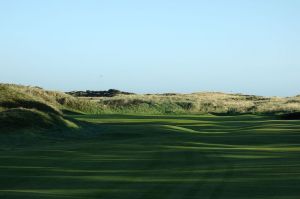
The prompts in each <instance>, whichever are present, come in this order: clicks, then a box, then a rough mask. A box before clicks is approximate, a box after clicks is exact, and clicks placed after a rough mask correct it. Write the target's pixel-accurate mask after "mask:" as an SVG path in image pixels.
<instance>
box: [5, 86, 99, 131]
mask: <svg viewBox="0 0 300 199" xmlns="http://www.w3.org/2000/svg"><path fill="white" fill-rule="evenodd" d="M100 110H101V107H100V106H99V105H98V104H96V103H93V102H90V101H87V100H82V99H77V98H74V97H72V96H70V95H67V94H65V93H61V92H55V91H46V90H43V89H41V88H38V87H29V86H21V85H14V84H0V130H1V132H4V131H5V132H6V131H14V130H22V129H23V130H24V129H28V128H31V129H37V128H45V129H49V128H52V127H56V128H57V127H76V124H74V123H73V122H71V121H69V120H68V119H66V118H65V117H64V113H69V112H76V113H81V112H89V113H97V112H98V111H100Z"/></svg>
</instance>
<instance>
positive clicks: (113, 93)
mask: <svg viewBox="0 0 300 199" xmlns="http://www.w3.org/2000/svg"><path fill="white" fill-rule="evenodd" d="M66 93H67V94H69V95H72V96H75V97H114V96H116V95H120V94H122V95H133V94H134V93H129V92H124V91H119V90H116V89H109V90H107V91H91V90H86V91H71V92H66Z"/></svg>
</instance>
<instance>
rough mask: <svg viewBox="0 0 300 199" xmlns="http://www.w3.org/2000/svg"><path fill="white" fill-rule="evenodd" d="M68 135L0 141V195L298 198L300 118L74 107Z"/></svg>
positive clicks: (71, 198) (119, 198) (44, 197)
mask: <svg viewBox="0 0 300 199" xmlns="http://www.w3.org/2000/svg"><path fill="white" fill-rule="evenodd" d="M74 119H78V120H81V121H83V122H88V123H87V125H89V126H91V128H94V129H96V131H97V132H99V133H98V134H97V133H96V131H95V134H94V137H93V138H92V139H90V138H88V137H87V136H86V133H85V132H84V133H83V134H82V136H81V137H79V138H74V139H69V138H68V139H64V140H57V139H53V140H52V141H51V140H48V143H47V144H35V145H33V146H32V145H18V146H14V145H10V146H9V147H7V146H6V147H2V145H1V143H2V141H3V140H2V139H0V198H8V199H16V198H26V199H34V198H39V199H54V198H68V199H85V198H89V199H93V198H95V199H96V198H97V199H98V198H114V199H127V198H128V199H129V198H130V199H153V198H155V199H186V198H188V199H198V198H203V199H221V198H222V199H241V198H243V199H271V198H276V199H298V198H299V195H300V189H299V184H300V167H299V165H300V158H299V152H300V134H299V129H300V123H299V121H288V120H275V118H274V117H263V116H255V115H242V116H241V115H240V116H212V115H202V116H199V115H168V116H157V115H155V116H149V115H148V116H147V115H145V116H142V115H77V116H76V117H75V116H74Z"/></svg>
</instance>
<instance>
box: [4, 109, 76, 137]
mask: <svg viewBox="0 0 300 199" xmlns="http://www.w3.org/2000/svg"><path fill="white" fill-rule="evenodd" d="M61 127H77V125H76V124H75V123H73V122H71V121H68V120H66V119H65V118H63V116H62V115H59V114H55V113H45V112H42V111H39V110H36V109H26V108H12V109H8V110H5V111H1V112H0V129H1V132H5V130H7V131H14V130H19V129H32V128H33V129H37V128H44V129H53V128H61Z"/></svg>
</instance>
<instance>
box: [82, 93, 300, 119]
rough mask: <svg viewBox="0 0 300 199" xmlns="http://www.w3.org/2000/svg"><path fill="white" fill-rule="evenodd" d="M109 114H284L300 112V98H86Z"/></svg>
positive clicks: (198, 95) (205, 95) (213, 95)
mask: <svg viewBox="0 0 300 199" xmlns="http://www.w3.org/2000/svg"><path fill="white" fill-rule="evenodd" d="M85 99H90V100H91V101H94V102H98V104H100V105H101V106H102V107H104V108H103V110H104V112H106V113H133V114H135V113H141V114H205V113H214V114H220V113H223V114H227V115H234V114H245V113H251V114H280V113H290V112H297V111H300V97H287V98H280V97H261V96H253V95H242V94H225V93H193V94H173V95H158V94H156V95H154V94H153V95H118V96H115V97H97V98H85Z"/></svg>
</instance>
